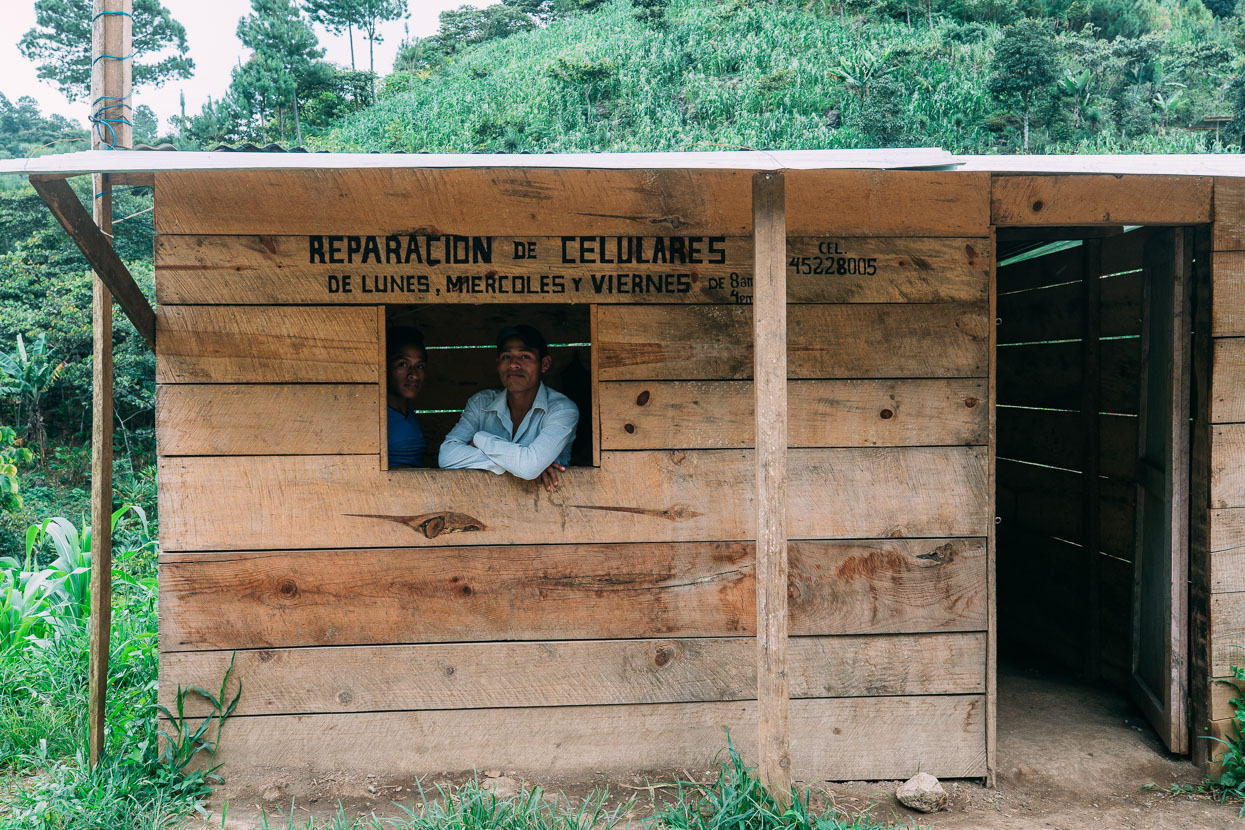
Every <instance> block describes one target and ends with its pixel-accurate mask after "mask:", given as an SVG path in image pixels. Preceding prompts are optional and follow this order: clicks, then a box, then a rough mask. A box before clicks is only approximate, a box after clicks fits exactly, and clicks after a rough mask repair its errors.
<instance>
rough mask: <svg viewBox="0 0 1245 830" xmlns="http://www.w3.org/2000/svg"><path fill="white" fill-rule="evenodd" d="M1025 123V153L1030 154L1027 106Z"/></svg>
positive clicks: (1026, 108)
mask: <svg viewBox="0 0 1245 830" xmlns="http://www.w3.org/2000/svg"><path fill="white" fill-rule="evenodd" d="M1024 122H1025V140H1024V151H1025V152H1026V153H1028V152H1029V108H1028V107H1027V106H1026V107H1025V115H1024Z"/></svg>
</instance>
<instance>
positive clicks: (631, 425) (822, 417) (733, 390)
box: [598, 378, 988, 450]
mask: <svg viewBox="0 0 1245 830" xmlns="http://www.w3.org/2000/svg"><path fill="white" fill-rule="evenodd" d="M598 393H599V395H600V396H601V417H602V442H603V446H604V448H605V449H607V450H640V449H661V448H669V447H679V448H682V449H716V448H722V449H727V448H746V447H750V446H752V441H753V429H752V423H751V421H752V413H753V407H752V400H751V397H752V396H751V389H750V384H749V383H748V382H746V381H621V382H609V383H602V384H601V386H600V387H599V388H598ZM985 400H986V383H985V381H984V380H981V379H971V378H969V379H961V378H951V379H931V380H924V379H913V380H832V381H792V382H791V383H790V384H789V385H788V387H787V425H788V426H787V428H788V433H789V442H790V445H791V446H793V447H875V446H884V447H890V446H948V445H973V444H985V443H986V420H987V414H988V413H987V407H986V406H985Z"/></svg>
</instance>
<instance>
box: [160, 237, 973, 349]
mask: <svg viewBox="0 0 1245 830" xmlns="http://www.w3.org/2000/svg"><path fill="white" fill-rule="evenodd" d="M649 233H650V234H651V231H649ZM411 239H412V237H411V235H409V234H391V235H389V236H373V237H368V236H362V237H360V236H354V237H350V236H343V235H340V234H339V235H335V236H320V235H303V236H254V235H251V236H180V235H164V236H158V237H157V238H156V248H155V258H156V296H157V298H158V299H159V301H160V303H161V304H218V303H224V304H234V303H239V304H248V305H267V304H285V303H294V304H298V303H326V302H333V303H364V304H375V303H427V304H447V303H448V304H464V303H477V302H479V301H480V300H481V299H482V298H485V299H492V300H493V301H495V302H496V301H505V302H507V303H509V304H511V305H513V304H516V303H518V304H529V303H548V302H551V301H556V302H559V303H576V302H578V303H584V302H591V303H646V302H657V303H670V302H692V303H735V302H738V301H740V299H741V296H742V297H744V298H746V297H750V296H751V295H752V280H753V254H752V243H751V240H750V239H748V238H747V237H737V236H718V235H712V236H705V235H695V234H693V235H684V236H678V237H665V236H651V235H648V236H621V237H620V236H609V237H607V236H570V237H559V236H528V237H514V236H486V237H484V238H481V239H476V238H473V237H462V236H460V237H457V238H455V237H450V236H438V237H435V239H433V240H432V241H430V239H429V237H428V235H426V234H421V235H417V236H415V237H414V239H415V243H414V244H413V245H412V244H411ZM456 239H457V240H458V241H457V242H456V241H455V240H456ZM672 239H677V240H678V242H677V249H676V250H674V251H671V250H670V245H671V240H672ZM373 241H374V245H373ZM447 245H448V246H449V247H448V248H447ZM455 245H457V246H458V247H457V249H455V247H454V246H455ZM788 245H789V251H788V255H787V258H786V259H785V260H784V263H785V268H786V272H787V276H788V290H787V298H788V300H789V301H790V302H801V303H806V302H835V303H840V302H844V303H861V302H866V303H879V302H882V303H885V302H957V301H959V302H969V301H980V300H983V299H984V298H985V295H986V277H987V275H988V266H989V258H990V249H989V239H987V238H980V237H963V238H950V239H940V238H899V239H897V238H872V237H821V236H818V237H792V238H791V239H790V240H789V243H788ZM455 250H457V254H455ZM456 259H457V260H458V261H455V260H456ZM620 276H621V279H620ZM463 277H466V278H467V279H466V280H464V279H461V278H463ZM637 277H638V278H637ZM429 342H435V341H433V340H432V339H431V338H430V340H429Z"/></svg>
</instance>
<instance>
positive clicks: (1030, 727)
mask: <svg viewBox="0 0 1245 830" xmlns="http://www.w3.org/2000/svg"><path fill="white" fill-rule="evenodd" d="M998 750H999V780H998V782H997V783H998V786H997V787H996V788H995V789H993V790H989V789H986V788H984V787H982V786H980V785H979V784H977V783H975V782H969V781H958V782H956V781H947V782H943V784H944V786H945V787H947V789H948V791H949V792H950V794H951V804H950V808H949V809H948V810H947V811H945V812H942V813H938V814H934V815H919V814H917V813H914V812H912V811H910V810H908V809H906V808H904V807H903V806H901V805H900V804H898V802H896V801H895V799H894V793H895V788H896V786H897V785H898V783H899V782H881V781H878V782H866V783H847V784H835V783H825V782H810V784H811V786H812V788H813V791H814V794H815V795H814V802H815V803H816V802H817V801H820V800H821V799H825V800H826V801H830V802H833V803H834V804H837V805H838V806H839V807H841V808H843V809H845V810H847V811H848V812H850V813H858V812H868V813H870V814H871V815H873V816H874V817H876V818H885V819H887V820H889V821H892V822H894V823H895V824H897V825H899V826H901V827H903V826H906V827H928V828H933V830H977V828H990V830H996V829H997V830H1134V828H1137V829H1143V828H1144V830H1169V829H1170V830H1177V829H1179V830H1227V829H1228V828H1233V830H1245V819H1242V818H1238V817H1237V813H1238V811H1239V810H1240V807H1241V805H1240V804H1220V803H1218V802H1216V801H1214V800H1212V799H1211V798H1208V797H1207V796H1205V795H1200V794H1197V793H1188V792H1180V791H1179V790H1180V789H1181V788H1182V787H1189V786H1196V785H1197V784H1198V783H1199V782H1200V781H1201V780H1202V777H1201V774H1200V773H1199V772H1198V770H1197V769H1195V768H1194V767H1193V765H1192V764H1190V763H1189V762H1188V760H1186V759H1183V758H1179V757H1175V756H1171V755H1169V754H1168V753H1167V752H1166V751H1165V750H1164V749H1163V748H1162V746H1161V745H1160V744H1159V742H1158V738H1157V737H1156V736H1155V734H1154V732H1153V731H1152V730H1151V729H1150V728H1149V726H1148V725H1146V724H1145V723H1144V722H1143V721H1142V719H1141V716H1140V714H1139V713H1138V711H1137V710H1136V709H1135V708H1134V707H1133V705H1132V704H1131V703H1129V702H1128V701H1127V700H1126V699H1124V698H1122V697H1121V696H1119V695H1117V694H1114V693H1112V692H1108V691H1104V690H1100V689H1096V688H1091V687H1086V686H1082V685H1079V684H1076V683H1073V682H1068V681H1065V680H1061V679H1058V678H1054V677H1047V676H1043V675H1040V674H1038V673H1035V672H1022V671H1016V670H1009V669H1004V670H1003V671H1001V673H1000V676H999V731H998ZM490 772H493V771H490ZM494 774H495V773H494ZM704 774H705V771H704V770H691V771H687V770H679V771H668V772H665V773H649V774H648V775H647V776H626V777H613V778H611V777H606V776H600V777H598V778H596V779H595V780H590V781H583V780H556V779H555V780H543V781H535V782H533V783H535V784H538V785H539V786H541V787H542V788H543V789H545V790H546V791H547V792H558V791H560V792H563V793H565V794H566V796H567V797H568V798H569V799H571V801H572V802H575V801H577V800H582V799H583V798H584V797H585V796H587V794H588V793H589V792H591V791H592V790H593V789H594V788H600V787H608V788H609V790H610V793H611V801H612V803H614V804H621V803H623V802H624V801H626V800H627V799H628V798H632V797H634V798H635V799H636V804H635V805H634V807H633V808H632V810H631V814H632V815H633V816H634V817H636V818H640V817H644V816H646V815H650V814H651V813H652V812H653V811H654V810H655V809H657V808H658V807H659V805H660V801H661V800H662V797H663V794H664V793H666V792H667V790H665V789H662V788H660V787H658V788H650V784H651V782H661V781H671V780H673V779H675V778H685V779H686V778H687V777H689V776H694V777H704ZM468 777H470V776H462V775H458V776H446V777H444V778H443V779H442V780H441V781H432V780H426V781H425V782H423V784H424V786H425V787H426V788H430V787H435V786H436V785H437V784H438V783H439V784H441V785H443V786H444V785H452V784H456V783H461V782H462V781H463V780H465V779H466V778H468ZM481 777H484V771H483V770H481ZM415 784H416V782H414V781H397V780H385V779H383V778H381V777H369V778H353V777H345V776H335V777H328V778H323V779H316V780H314V781H307V780H297V779H292V778H289V777H276V778H271V779H269V780H264V781H259V780H254V781H247V782H239V781H237V780H234V781H230V782H229V784H228V785H226V787H224V788H222V790H221V791H220V792H218V794H217V796H216V798H215V800H214V801H215V806H216V807H217V808H218V809H219V806H220V805H221V804H222V803H224V800H225V799H226V798H227V799H228V801H229V812H228V816H229V821H228V823H227V824H226V827H228V828H237V829H238V830H241V829H242V828H251V827H257V826H259V824H260V816H261V813H262V812H264V811H266V812H267V813H268V815H269V816H270V820H269V821H270V825H271V826H272V827H282V828H283V827H286V826H288V825H287V823H286V822H287V819H279V820H278V819H277V817H278V816H279V815H282V816H289V815H290V807H291V801H293V808H294V812H293V817H294V819H295V826H297V827H305V826H306V823H307V821H308V819H311V818H320V819H328V818H330V817H331V816H335V815H336V814H337V811H338V808H339V805H340V807H341V809H342V810H343V811H344V813H345V815H346V816H348V817H359V816H363V815H368V814H372V813H375V814H376V815H388V816H396V815H401V811H400V810H399V809H397V808H396V807H395V806H394V804H395V802H398V803H408V804H409V803H410V799H411V798H412V795H413V787H414V786H415ZM205 826H207V827H214V828H219V827H220V826H221V824H220V817H219V815H215V816H213V817H212V819H210V820H209V821H208V822H206V825H205Z"/></svg>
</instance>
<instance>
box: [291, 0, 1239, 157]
mask: <svg viewBox="0 0 1245 830" xmlns="http://www.w3.org/2000/svg"><path fill="white" fill-rule="evenodd" d="M640 5H643V6H648V7H651V6H653V5H657V6H659V7H660V5H661V4H660V3H657V4H653V3H652V2H649V3H643V4H641V3H638V2H637V4H636V5H635V6H633V2H632V0H612V1H610V2H605V3H603V4H601V5H599V6H597V7H596V8H593V9H591V10H588V11H581V12H578V13H576V14H571V15H567V16H562V17H559V18H557V19H554V20H553V21H552V22H550V23H549V24H548V25H547V26H543V27H536V28H528V29H526V30H523V31H519V32H517V33H515V34H511V35H510V36H508V37H503V38H500V39H493V40H487V41H485V42H483V43H479V44H476V45H472V46H468V47H466V48H461V49H459V50H457V51H454V52H453V53H452V54H449V55H448V56H444V57H443V58H442V59H441V60H440V61H435V60H434V61H427V59H426V55H427V52H428V50H427V49H422V50H421V49H420V48H408V49H407V50H404V52H405V55H406V57H407V60H408V61H409V63H410V64H411V65H413V67H414V68H412V69H410V70H407V71H402V70H399V71H397V72H395V73H394V74H393V75H391V76H389V77H387V78H385V79H383V82H382V92H381V96H380V100H379V102H378V104H377V105H376V106H374V107H371V108H369V109H366V110H364V111H362V112H360V113H356V114H351V115H350V116H349V117H348V118H346V119H344V120H343V121H341V122H339V123H338V124H337V125H336V126H334V127H332V128H331V129H328V130H325V131H322V132H320V134H319V135H318V136H314V137H313V138H312V139H311V140H310V141H309V142H308V143H309V144H310V145H311V146H313V147H315V148H317V149H328V150H360V151H376V150H379V151H408V152H419V151H427V152H462V151H473V150H479V151H497V152H520V151H531V152H544V151H555V152H570V151H635V150H706V149H721V148H730V147H750V148H776V149H806V148H850V147H878V146H917V145H919V146H938V147H942V148H944V149H947V150H951V151H953V152H961V153H997V152H1016V151H1018V149H1019V147H1020V134H1021V129H1020V115H1019V113H1020V107H1019V105H1017V104H1016V103H1015V102H1011V101H1006V100H1001V99H1000V98H999V97H996V95H993V94H992V93H991V84H990V77H991V73H992V71H993V70H994V69H995V68H996V67H995V66H994V64H993V63H992V61H993V59H994V56H995V53H996V49H997V47H998V45H999V44H1000V42H1001V38H1002V37H1003V32H1004V27H1003V26H1002V25H1000V19H1001V22H1004V23H1005V22H1007V21H1008V20H1009V19H1011V18H1014V17H1015V16H1016V15H1017V14H1018V12H1017V11H1016V8H1017V4H1012V3H1001V2H998V1H997V0H972V2H939V0H930V2H929V3H914V4H911V5H912V6H913V7H914V8H915V9H916V10H917V12H918V14H916V15H915V16H910V15H909V14H905V13H902V12H901V13H899V14H898V15H896V13H895V10H896V9H898V8H900V6H899V4H897V3H892V4H891V5H893V6H895V9H890V13H889V14H888V13H886V12H887V9H886V8H885V6H886V4H885V3H852V2H845V3H831V2H824V0H823V2H816V0H812V1H811V2H794V1H793V0H774V1H773V2H766V0H672V2H670V3H669V5H668V6H667V7H666V9H665V14H664V17H663V18H659V19H658V20H657V21H656V22H653V21H651V20H643V19H641V13H640V10H639V9H638V8H637V6H640ZM1043 5H1044V6H1048V7H1050V8H1048V9H1047V11H1048V13H1049V14H1048V16H1047V17H1046V18H1045V19H1046V21H1047V22H1048V23H1049V29H1050V37H1049V40H1050V41H1051V44H1052V54H1053V55H1054V60H1055V76H1054V80H1053V82H1049V83H1046V84H1043V85H1041V86H1040V88H1038V89H1036V90H1035V101H1034V104H1033V107H1032V113H1033V115H1032V123H1033V137H1032V144H1031V151H1032V152H1198V151H1207V150H1213V149H1216V147H1214V146H1213V145H1214V133H1209V134H1208V133H1205V132H1192V131H1189V130H1188V129H1186V128H1187V127H1188V126H1191V125H1194V124H1197V123H1198V122H1200V121H1201V119H1202V118H1204V117H1206V116H1212V115H1224V114H1227V115H1231V114H1232V109H1233V107H1232V103H1231V101H1230V98H1231V95H1232V90H1233V86H1232V81H1233V79H1234V78H1235V76H1236V74H1237V73H1238V72H1239V66H1240V64H1241V49H1240V46H1239V44H1240V43H1241V42H1242V37H1241V22H1240V20H1239V19H1238V18H1237V17H1236V16H1235V14H1233V15H1231V16H1229V17H1225V18H1217V17H1215V16H1214V15H1212V14H1211V13H1210V11H1208V10H1207V8H1206V6H1204V5H1203V3H1202V2H1201V0H1167V2H1161V3H1160V2H1153V1H1151V2H1136V0H1088V2H1075V3H1062V4H1060V3H1056V2H1050V3H1045V4H1043ZM1056 6H1061V7H1062V10H1060V9H1058V8H1055V7H1056ZM922 10H925V11H927V12H928V16H926V14H923V13H920V12H922ZM908 11H911V10H908ZM909 21H910V22H909ZM1093 21H1097V24H1098V25H1097V27H1095V23H1094V22H1093ZM1110 27H1115V28H1116V29H1118V30H1119V32H1118V35H1117V36H1116V37H1114V38H1111V39H1108V38H1107V37H1106V36H1105V35H1106V34H1107V31H1108V29H1109V28H1110ZM1095 35H1097V36H1095ZM417 46H419V44H417ZM423 46H425V47H426V46H427V44H426V43H425V44H423ZM447 51H448V50H447ZM421 53H422V54H421ZM400 61H401V58H400ZM421 61H422V62H423V63H424V65H419V64H420V63H421ZM1236 135H1239V132H1238V133H1236ZM1217 149H1219V150H1221V151H1222V150H1223V149H1232V148H1225V147H1222V146H1220V147H1218V148H1217Z"/></svg>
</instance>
